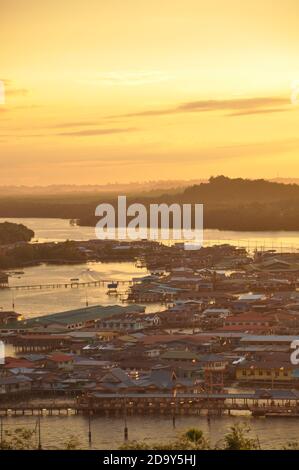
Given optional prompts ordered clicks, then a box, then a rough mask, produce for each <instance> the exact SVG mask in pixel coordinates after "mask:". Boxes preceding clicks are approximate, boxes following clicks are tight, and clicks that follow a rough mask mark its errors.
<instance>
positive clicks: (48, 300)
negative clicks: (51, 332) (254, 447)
mask: <svg viewBox="0 0 299 470" xmlns="http://www.w3.org/2000/svg"><path fill="white" fill-rule="evenodd" d="M4 220H9V221H12V222H16V223H23V224H25V225H26V226H27V227H29V228H31V229H32V230H34V232H35V236H36V240H38V241H39V242H43V241H62V240H66V239H70V240H89V239H93V238H95V233H94V228H92V227H76V226H75V227H74V226H70V225H69V222H68V221H67V220H62V219H30V218H28V219H0V222H3V221H4ZM204 238H205V243H206V244H207V245H208V244H213V243H223V242H228V243H234V244H239V245H240V246H246V247H249V248H255V247H256V246H257V247H267V248H272V247H276V248H277V249H282V250H284V249H294V250H295V249H297V248H299V232H232V231H219V230H205V233H204ZM22 271H24V274H23V275H20V276H19V275H14V276H12V277H11V278H10V283H11V285H16V284H19V285H20V284H22V285H24V284H35V283H50V282H51V281H53V282H57V283H59V282H68V281H69V280H70V278H79V279H80V280H81V281H85V280H86V281H87V280H99V279H101V278H102V279H105V278H109V279H115V280H117V279H119V280H120V279H131V278H132V277H138V276H143V275H144V274H146V270H145V269H139V268H136V266H135V265H134V264H133V263H103V264H102V263H88V264H80V265H75V266H73V265H72V266H68V265H66V266H53V265H49V266H47V265H41V266H35V267H30V268H26V269H22ZM12 294H14V298H13V297H12ZM86 299H87V300H88V303H89V305H95V304H103V305H108V304H115V303H119V301H118V298H116V297H111V296H108V295H107V288H105V287H89V288H79V289H55V290H41V291H14V293H12V292H9V291H5V290H3V291H1V292H0V307H3V309H7V308H11V306H12V302H13V301H14V303H15V310H17V311H18V312H20V313H22V314H23V315H25V316H26V317H33V316H36V315H42V314H46V313H52V312H53V313H54V312H58V311H62V310H67V309H71V308H78V307H81V306H84V305H85V304H86ZM158 308H161V307H160V306H156V305H155V306H151V309H152V310H157V309H158ZM237 422H245V423H246V424H249V425H250V427H251V429H252V433H253V435H258V437H259V440H260V443H261V446H262V447H264V448H279V447H281V446H282V445H284V444H285V443H286V441H291V440H296V439H298V440H299V433H298V429H299V419H297V418H290V419H288V418H252V417H249V416H242V417H240V416H238V417H233V416H223V417H222V418H212V419H211V421H210V424H208V422H207V419H206V418H205V417H191V416H190V417H181V418H178V419H177V427H176V429H173V427H172V422H171V419H169V418H165V417H159V418H157V417H149V416H142V417H129V421H128V425H129V437H130V439H132V440H133V439H138V440H145V441H147V442H157V441H161V442H162V441H163V442H167V441H168V440H170V439H172V438H174V437H175V436H176V434H177V433H180V432H183V431H184V430H186V429H188V428H190V427H197V428H200V429H202V430H203V431H204V432H205V434H206V436H207V437H209V438H210V440H211V442H212V443H213V444H215V443H216V442H218V441H219V440H220V439H221V438H222V436H223V434H224V433H225V432H227V430H228V428H229V427H230V426H231V425H233V424H235V423H237ZM20 424H21V425H24V426H26V427H28V428H30V427H32V426H33V427H34V426H35V418H32V417H8V418H5V419H4V428H5V429H10V428H13V427H17V426H19V425H20ZM41 426H42V440H43V447H44V448H51V449H54V448H59V447H60V448H63V447H64V443H65V442H66V441H67V440H68V439H69V438H70V437H71V436H76V437H77V438H78V440H79V441H80V446H81V447H82V448H88V437H87V436H88V422H87V419H86V418H84V417H82V416H75V415H70V416H68V417H64V416H60V417H58V416H57V417H56V416H53V417H43V418H42V419H41ZM107 430H109V432H107ZM92 435H93V448H99V449H111V448H112V449H115V448H117V447H119V446H120V445H121V444H122V442H123V420H122V419H121V418H104V417H98V418H93V421H92Z"/></svg>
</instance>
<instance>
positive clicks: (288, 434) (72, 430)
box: [3, 415, 299, 449]
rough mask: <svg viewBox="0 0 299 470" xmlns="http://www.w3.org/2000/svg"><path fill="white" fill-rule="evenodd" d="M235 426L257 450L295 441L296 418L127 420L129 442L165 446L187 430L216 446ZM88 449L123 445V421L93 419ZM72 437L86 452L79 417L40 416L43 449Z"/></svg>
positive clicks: (31, 420)
mask: <svg viewBox="0 0 299 470" xmlns="http://www.w3.org/2000/svg"><path fill="white" fill-rule="evenodd" d="M237 423H240V424H245V425H246V426H249V427H250V429H251V433H250V435H251V437H253V438H256V437H258V439H259V442H260V445H261V448H265V449H271V448H272V449H279V448H282V447H283V446H284V445H286V444H287V443H288V442H294V441H297V440H298V441H299V439H298V419H297V418H252V417H251V416H227V415H224V416H222V417H221V418H219V417H215V418H213V417H212V418H211V419H210V422H208V420H207V418H206V417H205V416H188V417H178V418H177V419H176V428H175V429H174V428H173V425H172V419H171V417H157V416H129V417H128V429H129V439H130V440H138V441H144V442H145V443H157V442H159V443H162V442H163V443H166V442H169V441H171V440H173V439H174V438H175V437H176V436H178V435H180V434H181V433H183V432H184V431H186V430H188V429H190V428H198V429H201V430H202V431H203V432H204V434H205V436H206V437H207V438H208V439H209V440H210V442H211V444H212V445H216V443H219V441H220V440H221V439H223V436H224V434H225V433H227V432H228V431H229V428H230V427H231V426H233V425H235V424H237ZM3 425H4V430H12V429H14V428H17V427H25V428H27V429H34V427H35V425H36V417H31V416H30V417H29V416H25V417H24V416H18V417H8V418H3ZM91 430H92V446H91V448H92V449H117V448H119V446H121V445H122V443H123V430H124V421H123V419H122V418H120V417H119V418H117V417H93V418H92V420H91ZM73 436H75V437H76V438H77V440H78V442H79V443H80V448H83V449H88V448H89V445H88V418H86V417H82V416H80V415H69V416H62V415H61V416H51V417H48V416H43V417H42V418H41V437H42V445H43V448H44V449H59V448H64V447H65V443H66V442H67V441H69V440H70V439H71V438H72V437H73Z"/></svg>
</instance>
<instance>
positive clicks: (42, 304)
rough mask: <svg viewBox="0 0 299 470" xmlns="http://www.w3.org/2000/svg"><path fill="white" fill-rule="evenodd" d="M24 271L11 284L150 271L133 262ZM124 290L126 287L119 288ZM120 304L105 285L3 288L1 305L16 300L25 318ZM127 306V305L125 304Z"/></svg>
mask: <svg viewBox="0 0 299 470" xmlns="http://www.w3.org/2000/svg"><path fill="white" fill-rule="evenodd" d="M21 269H22V271H23V272H24V274H22V275H19V274H18V275H14V274H13V275H12V276H11V277H10V278H9V284H10V285H11V286H13V285H32V284H47V283H51V282H53V283H60V282H61V283H64V282H70V279H71V278H78V279H79V280H80V281H81V282H84V281H95V280H100V279H113V280H127V279H132V277H142V276H144V275H145V274H146V273H147V271H146V270H145V269H140V268H136V267H135V265H134V263H87V264H76V265H64V266H60V265H59V266H55V265H45V264H42V265H40V266H33V267H29V268H21ZM120 289H125V287H120ZM86 300H87V301H88V305H97V304H101V305H113V304H119V303H120V300H119V298H118V297H116V296H111V295H110V296H109V295H107V286H106V287H103V286H101V287H99V286H97V287H79V288H72V289H71V288H67V289H66V288H59V289H41V290H39V289H36V290H16V291H9V290H6V289H3V290H0V307H2V308H3V310H4V309H8V308H11V307H12V303H13V302H14V306H15V310H16V311H18V312H19V313H21V314H23V315H25V316H26V317H34V316H37V315H42V314H46V313H55V312H60V311H63V310H69V309H72V308H80V307H83V306H85V305H86ZM122 305H125V304H122Z"/></svg>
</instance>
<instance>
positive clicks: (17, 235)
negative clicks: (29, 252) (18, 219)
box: [0, 222, 34, 245]
mask: <svg viewBox="0 0 299 470" xmlns="http://www.w3.org/2000/svg"><path fill="white" fill-rule="evenodd" d="M33 237H34V232H33V231H32V230H30V229H29V228H27V227H25V225H22V224H13V223H10V222H3V223H1V224H0V245H7V244H9V243H16V242H29V241H30V240H31V239H32V238H33Z"/></svg>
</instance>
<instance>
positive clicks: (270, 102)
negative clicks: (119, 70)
mask: <svg viewBox="0 0 299 470" xmlns="http://www.w3.org/2000/svg"><path fill="white" fill-rule="evenodd" d="M287 105H290V100H289V99H287V98H284V97H277V96H273V97H255V98H234V99H229V100H198V101H189V102H186V103H182V104H179V105H176V106H173V107H169V108H160V109H147V110H143V111H139V112H134V113H126V114H122V115H118V116H107V117H108V118H112V117H113V118H115V117H118V118H119V117H122V118H131V117H151V116H164V115H171V114H182V113H202V112H210V111H227V112H228V114H227V115H228V116H237V115H245V114H246V113H250V114H254V113H258V112H261V111H263V112H265V113H266V112H271V110H272V107H275V112H280V111H279V110H280V109H281V110H283V111H287V110H288V108H278V107H279V106H287ZM239 113H240V114H239Z"/></svg>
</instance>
